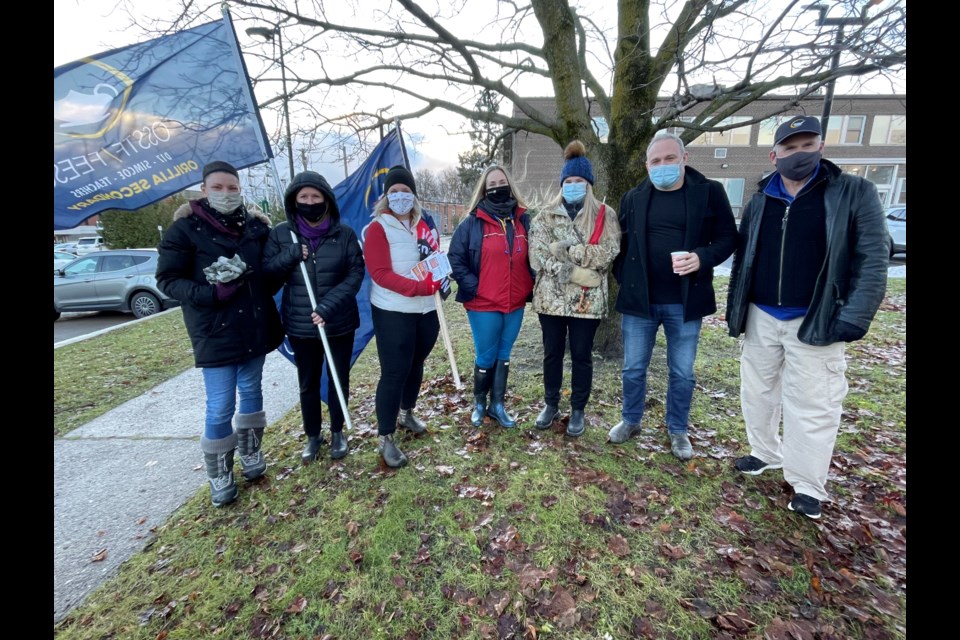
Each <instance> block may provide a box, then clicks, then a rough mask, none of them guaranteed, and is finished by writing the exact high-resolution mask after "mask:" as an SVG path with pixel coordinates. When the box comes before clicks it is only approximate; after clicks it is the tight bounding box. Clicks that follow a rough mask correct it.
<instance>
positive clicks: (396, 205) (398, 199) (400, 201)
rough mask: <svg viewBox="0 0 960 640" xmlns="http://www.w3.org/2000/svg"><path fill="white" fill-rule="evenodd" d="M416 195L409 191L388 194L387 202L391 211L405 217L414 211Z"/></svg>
mask: <svg viewBox="0 0 960 640" xmlns="http://www.w3.org/2000/svg"><path fill="white" fill-rule="evenodd" d="M415 198H416V196H415V195H413V194H412V193H410V192H409V191H394V192H393V193H388V194H387V202H388V203H389V204H390V211H393V212H394V213H395V214H397V215H398V216H405V215H407V214H408V213H410V210H411V209H413V201H414V199H415Z"/></svg>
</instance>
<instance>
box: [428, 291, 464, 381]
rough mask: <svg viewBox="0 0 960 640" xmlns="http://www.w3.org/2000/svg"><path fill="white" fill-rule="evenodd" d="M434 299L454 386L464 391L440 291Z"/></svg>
mask: <svg viewBox="0 0 960 640" xmlns="http://www.w3.org/2000/svg"><path fill="white" fill-rule="evenodd" d="M433 299H434V301H435V302H436V304H437V319H438V320H439V321H440V335H442V336H443V344H444V345H445V346H446V347H447V355H448V356H450V369H451V370H452V371H453V384H454V386H456V387H457V389H463V383H462V382H460V372H459V371H457V359H456V358H455V357H454V356H453V343H451V342H450V332H449V331H448V330H447V319H446V318H445V317H444V315H443V298H441V297H440V292H439V291H435V292H434V294H433Z"/></svg>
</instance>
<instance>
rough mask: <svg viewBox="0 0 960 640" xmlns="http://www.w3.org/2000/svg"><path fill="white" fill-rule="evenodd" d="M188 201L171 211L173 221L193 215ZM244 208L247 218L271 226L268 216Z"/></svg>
mask: <svg viewBox="0 0 960 640" xmlns="http://www.w3.org/2000/svg"><path fill="white" fill-rule="evenodd" d="M190 202H197V200H191V201H190ZM190 202H187V203H184V204H182V205H180V206H179V207H178V208H177V210H176V211H174V212H173V221H174V222H176V221H177V220H179V219H180V218H186V217H187V216H192V215H193V208H192V207H191V205H190ZM244 210H245V211H246V212H247V217H248V218H249V217H254V218H256V219H258V220H259V221H260V222H262V223H263V224H265V225H267V226H268V227H269V226H271V225H270V218H268V217H267V216H266V215H265V214H263V213H260V212H259V211H254V212H251V211H250V210H249V209H247V208H246V207H244Z"/></svg>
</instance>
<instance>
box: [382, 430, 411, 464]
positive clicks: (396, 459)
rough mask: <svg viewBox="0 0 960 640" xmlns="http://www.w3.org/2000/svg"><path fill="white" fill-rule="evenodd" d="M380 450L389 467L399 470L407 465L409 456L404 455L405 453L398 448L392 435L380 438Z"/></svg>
mask: <svg viewBox="0 0 960 640" xmlns="http://www.w3.org/2000/svg"><path fill="white" fill-rule="evenodd" d="M378 450H379V451H380V455H381V456H383V461H384V462H385V463H386V465H387V466H388V467H393V468H394V469H397V468H399V467H402V466H405V465H406V464H407V456H405V455H403V451H400V449H399V448H397V445H396V443H395V442H394V441H393V434H392V433H390V434H387V435H385V436H380V446H379V447H378Z"/></svg>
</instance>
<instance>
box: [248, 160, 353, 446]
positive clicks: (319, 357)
mask: <svg viewBox="0 0 960 640" xmlns="http://www.w3.org/2000/svg"><path fill="white" fill-rule="evenodd" d="M283 204H284V209H285V210H286V213H287V221H286V222H281V223H280V224H278V225H277V226H276V227H275V228H274V229H273V230H272V231H271V232H270V238H269V240H268V242H267V246H266V249H265V250H264V266H265V268H266V270H267V273H268V274H270V275H271V276H273V277H277V278H280V279H281V280H283V282H284V283H285V287H284V290H283V296H282V299H283V302H282V305H281V315H282V316H283V324H284V329H285V330H286V332H287V337H288V338H289V339H290V345H291V346H292V347H293V358H294V361H295V362H296V364H297V377H298V379H299V382H300V411H301V412H302V414H303V430H304V432H305V433H306V435H307V444H306V447H305V448H304V450H303V454H302V456H301V458H302V460H303V463H304V464H308V463H310V462H312V461H313V460H316V459H317V457H318V456H319V454H320V447H321V446H322V445H323V444H324V442H325V441H324V438H323V436H322V435H321V433H320V426H321V419H322V405H321V400H320V377H321V374H322V372H323V366H324V349H323V341H322V340H321V339H320V334H319V331H318V329H317V327H323V330H324V331H325V333H326V335H327V342H328V343H329V344H330V354H328V355H329V356H330V357H332V358H333V362H334V366H335V368H336V370H337V375H338V378H339V380H340V388H341V389H342V390H343V394H344V399H347V398H348V397H349V387H350V360H351V356H352V355H353V338H354V334H355V333H356V330H357V328H358V327H359V326H360V312H359V310H358V308H357V292H358V291H360V285H362V284H363V276H364V263H363V252H362V251H361V248H360V243H359V241H358V240H357V235H356V233H354V231H353V229H351V228H350V227H349V226H347V225H344V224H341V223H340V210H339V208H338V207H337V200H336V197H334V194H333V189H331V188H330V185H329V184H328V183H327V181H326V179H325V178H324V177H323V176H322V175H320V174H319V173H316V172H315V171H304V172H302V173H298V174H297V175H296V176H294V178H293V180H292V181H291V182H290V186H289V187H287V190H286V192H285V193H284V199H283ZM291 232H292V233H293V235H291ZM294 235H295V236H296V237H295V238H294ZM301 262H303V263H305V265H306V272H307V275H308V277H309V279H310V281H309V283H307V282H304V277H303V274H304V270H303V269H302V268H301V266H300V265H301ZM307 286H309V287H310V288H311V289H312V290H313V294H314V299H315V300H316V306H313V305H312V304H311V302H310V295H309V292H308V291H307ZM334 385H335V383H334V379H333V376H332V375H329V368H328V376H327V406H328V407H329V410H330V432H331V438H330V440H331V442H330V457H331V458H333V459H335V460H336V459H339V458H343V457H344V456H345V455H347V452H348V450H349V447H348V445H347V438H346V436H345V435H344V434H343V424H344V415H343V409H342V408H341V406H340V402H339V398H338V396H337V392H336V387H335V386H334Z"/></svg>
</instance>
